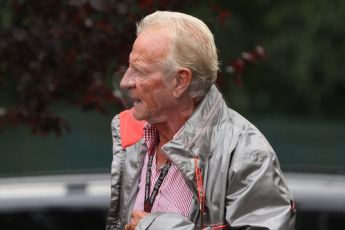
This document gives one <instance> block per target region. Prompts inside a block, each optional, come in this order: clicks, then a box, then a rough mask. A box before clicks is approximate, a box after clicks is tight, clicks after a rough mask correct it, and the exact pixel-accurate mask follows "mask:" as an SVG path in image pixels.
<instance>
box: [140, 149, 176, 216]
mask: <svg viewBox="0 0 345 230" xmlns="http://www.w3.org/2000/svg"><path fill="white" fill-rule="evenodd" d="M153 156H154V155H153V154H150V155H149V160H148V163H147V171H146V183H145V201H144V211H145V212H151V209H152V206H153V202H155V199H156V196H157V194H158V191H159V188H160V187H161V185H162V183H163V180H164V178H165V176H166V175H167V174H168V171H169V168H170V166H171V162H170V161H167V162H166V163H165V164H164V166H163V168H162V170H161V173H160V174H159V177H158V179H157V181H156V183H155V186H154V187H153V190H152V193H151V195H150V190H151V175H152V172H151V168H152V162H153Z"/></svg>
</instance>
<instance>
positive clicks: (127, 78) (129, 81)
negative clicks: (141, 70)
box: [120, 70, 135, 89]
mask: <svg viewBox="0 0 345 230" xmlns="http://www.w3.org/2000/svg"><path fill="white" fill-rule="evenodd" d="M120 87H121V88H122V89H131V88H134V87H135V79H134V77H133V76H131V74H129V73H128V70H127V71H126V72H125V74H124V75H123V77H122V79H121V81H120Z"/></svg>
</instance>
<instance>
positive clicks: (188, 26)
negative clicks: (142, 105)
mask: <svg viewBox="0 0 345 230" xmlns="http://www.w3.org/2000/svg"><path fill="white" fill-rule="evenodd" d="M153 26H159V27H160V28H162V29H164V30H166V32H167V36H168V37H169V39H170V40H171V44H170V46H171V47H169V48H170V52H169V54H168V55H167V57H166V60H165V61H163V62H165V64H167V67H168V69H169V71H174V70H176V69H178V68H181V67H184V68H188V69H190V70H191V72H192V77H193V78H192V83H191V85H190V87H189V89H188V90H189V93H190V96H191V97H192V98H195V99H196V100H200V99H201V98H202V97H204V96H205V94H206V93H207V92H208V90H209V88H210V87H211V85H212V84H213V83H214V82H215V81H216V79H217V72H218V70H219V66H218V56H217V48H216V45H215V42H214V38H213V34H212V33H211V31H210V29H209V28H208V27H207V25H206V24H205V23H204V22H202V21H201V20H199V19H197V18H195V17H193V16H190V15H187V14H183V13H178V12H169V11H156V12H155V13H152V14H150V15H147V16H146V17H145V18H143V19H142V20H141V21H140V22H139V23H138V24H137V36H138V35H139V34H140V33H141V32H142V31H144V30H145V29H147V28H150V27H153Z"/></svg>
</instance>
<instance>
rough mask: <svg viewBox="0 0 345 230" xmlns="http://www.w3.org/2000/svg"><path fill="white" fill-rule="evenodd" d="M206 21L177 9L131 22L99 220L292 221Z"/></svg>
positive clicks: (117, 223)
mask: <svg viewBox="0 0 345 230" xmlns="http://www.w3.org/2000/svg"><path fill="white" fill-rule="evenodd" d="M217 72H218V58H217V50H216V47H215V43H214V38H213V35H212V33H211V32H210V30H209V29H208V27H207V26H206V25H205V24H204V23H203V22H202V21H200V20H199V19H197V18H195V17H192V16H189V15H186V14H182V13H176V12H159V11H158V12H155V13H153V14H151V15H148V16H146V17H145V18H144V19H143V20H142V21H141V22H140V23H139V24H138V25H137V39H136V40H135V42H134V44H133V49H132V52H131V53H130V56H129V67H128V69H127V71H126V73H125V74H124V76H123V78H122V80H121V83H120V86H121V88H122V89H125V90H126V91H127V92H128V94H129V97H130V98H131V99H132V100H133V102H134V104H133V108H131V109H130V110H127V111H124V112H122V113H120V114H119V115H117V116H115V118H114V119H113V121H112V134H113V163H112V188H111V207H110V211H109V216H108V220H107V229H126V230H130V229H246V230H249V229H275V230H276V229H294V216H295V215H294V213H295V212H294V204H293V201H292V197H291V194H290V192H289V190H288V188H287V186H286V183H285V181H284V178H283V175H282V172H281V170H280V167H279V162H278V159H277V156H276V155H275V153H274V151H273V149H272V148H271V146H270V145H269V143H268V142H267V141H266V139H265V138H264V136H263V135H262V134H261V133H260V132H259V131H258V130H257V129H256V128H255V127H254V126H253V125H252V124H251V123H249V122H248V121H247V120H246V119H245V118H243V117H242V116H241V115H239V114H238V113H236V112H235V111H234V110H232V109H230V108H228V107H227V105H226V103H225V102H224V99H223V98H222V95H221V94H220V92H219V91H218V90H217V88H216V86H215V85H214V82H215V80H216V77H217Z"/></svg>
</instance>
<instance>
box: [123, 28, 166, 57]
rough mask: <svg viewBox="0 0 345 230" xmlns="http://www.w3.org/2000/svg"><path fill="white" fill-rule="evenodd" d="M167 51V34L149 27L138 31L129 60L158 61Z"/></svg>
mask: <svg viewBox="0 0 345 230" xmlns="http://www.w3.org/2000/svg"><path fill="white" fill-rule="evenodd" d="M168 51H169V48H168V39H167V36H165V35H164V34H163V33H162V31H160V30H158V31H157V30H156V29H149V30H147V31H143V32H142V33H140V34H139V36H138V37H137V39H136V40H135V42H134V44H133V49H132V52H131V53H130V57H129V61H130V62H131V63H137V64H140V63H148V64H154V63H158V62H160V61H161V60H162V59H163V58H165V57H166V56H167V54H168Z"/></svg>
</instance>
